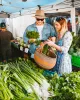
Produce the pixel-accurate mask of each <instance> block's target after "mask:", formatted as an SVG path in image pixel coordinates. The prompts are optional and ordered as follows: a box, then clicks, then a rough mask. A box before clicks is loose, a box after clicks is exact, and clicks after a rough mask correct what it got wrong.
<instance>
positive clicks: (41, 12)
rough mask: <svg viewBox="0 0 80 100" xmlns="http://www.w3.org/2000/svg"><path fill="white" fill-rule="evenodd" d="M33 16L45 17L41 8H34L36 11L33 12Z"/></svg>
mask: <svg viewBox="0 0 80 100" xmlns="http://www.w3.org/2000/svg"><path fill="white" fill-rule="evenodd" d="M34 17H35V18H40V19H41V18H46V16H45V14H44V11H43V10H36V13H35V16H34Z"/></svg>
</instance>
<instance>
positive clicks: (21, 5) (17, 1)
mask: <svg viewBox="0 0 80 100" xmlns="http://www.w3.org/2000/svg"><path fill="white" fill-rule="evenodd" d="M62 1H64V0H0V17H3V15H8V17H9V15H10V14H12V13H16V12H20V11H22V10H27V9H30V8H35V7H37V6H38V5H40V6H45V5H51V4H57V3H60V2H62Z"/></svg>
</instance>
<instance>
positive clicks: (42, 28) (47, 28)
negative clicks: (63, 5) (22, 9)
mask: <svg viewBox="0 0 80 100" xmlns="http://www.w3.org/2000/svg"><path fill="white" fill-rule="evenodd" d="M34 17H35V19H36V22H35V23H34V24H32V25H29V26H28V27H27V28H26V30H25V32H24V35H23V39H24V42H25V43H28V41H29V39H28V38H27V37H26V32H27V31H36V32H39V35H40V38H39V39H40V40H47V39H48V38H49V37H50V36H51V37H53V36H56V32H55V29H54V28H53V27H52V26H51V25H50V24H47V23H45V22H44V19H45V18H46V17H45V14H44V11H43V10H37V11H36V14H35V16H34ZM35 50H36V46H35V44H31V45H30V49H29V52H30V53H31V54H34V52H35Z"/></svg>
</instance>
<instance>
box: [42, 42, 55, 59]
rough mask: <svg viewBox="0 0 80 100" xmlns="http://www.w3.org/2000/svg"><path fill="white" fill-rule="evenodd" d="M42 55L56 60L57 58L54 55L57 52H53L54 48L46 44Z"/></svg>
mask: <svg viewBox="0 0 80 100" xmlns="http://www.w3.org/2000/svg"><path fill="white" fill-rule="evenodd" d="M42 53H43V54H45V55H46V56H49V57H52V58H54V57H55V56H54V54H55V53H56V52H55V51H54V50H52V48H51V47H50V46H49V45H48V44H46V45H44V47H43V50H42Z"/></svg>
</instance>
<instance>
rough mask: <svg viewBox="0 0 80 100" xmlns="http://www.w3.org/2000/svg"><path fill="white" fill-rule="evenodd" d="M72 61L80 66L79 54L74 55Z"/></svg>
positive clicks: (74, 64)
mask: <svg viewBox="0 0 80 100" xmlns="http://www.w3.org/2000/svg"><path fill="white" fill-rule="evenodd" d="M71 61H72V65H73V66H76V67H80V57H79V56H75V55H72V58H71Z"/></svg>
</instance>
